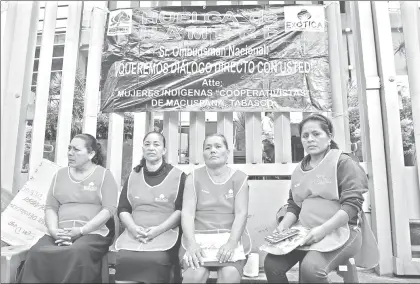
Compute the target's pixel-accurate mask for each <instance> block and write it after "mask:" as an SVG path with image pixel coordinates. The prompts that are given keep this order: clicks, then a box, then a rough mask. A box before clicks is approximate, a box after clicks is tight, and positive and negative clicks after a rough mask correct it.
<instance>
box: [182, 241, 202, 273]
mask: <svg viewBox="0 0 420 284" xmlns="http://www.w3.org/2000/svg"><path fill="white" fill-rule="evenodd" d="M204 257H205V255H204V252H203V250H202V249H201V247H200V246H199V245H198V244H197V243H196V242H194V243H193V244H191V245H190V246H189V247H188V249H187V251H186V252H185V255H184V259H185V262H186V264H187V265H188V266H189V267H191V268H192V269H196V268H200V264H201V265H203V264H204V260H203V258H204Z"/></svg>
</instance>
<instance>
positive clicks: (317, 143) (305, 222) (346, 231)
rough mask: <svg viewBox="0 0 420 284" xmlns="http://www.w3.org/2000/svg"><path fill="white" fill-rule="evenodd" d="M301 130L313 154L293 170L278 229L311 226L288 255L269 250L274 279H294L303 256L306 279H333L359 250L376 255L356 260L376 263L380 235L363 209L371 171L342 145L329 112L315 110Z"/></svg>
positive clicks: (267, 261) (269, 269)
mask: <svg viewBox="0 0 420 284" xmlns="http://www.w3.org/2000/svg"><path fill="white" fill-rule="evenodd" d="M299 133H300V137H301V141H302V144H303V147H304V149H305V151H306V152H307V153H308V155H306V156H305V157H304V158H303V160H302V162H301V163H299V164H298V166H297V167H296V169H295V171H294V172H293V174H292V182H291V190H290V193H289V200H288V206H287V213H286V214H285V216H284V218H283V220H282V221H281V222H280V224H279V225H278V227H277V228H276V231H278V232H282V231H284V230H286V229H288V228H290V227H292V225H301V226H303V227H306V228H308V229H310V231H309V233H308V235H307V236H306V238H305V240H304V244H303V246H300V247H298V248H296V249H295V250H293V251H291V252H290V253H288V254H285V255H274V254H268V255H267V257H266V259H265V263H264V269H265V272H266V275H267V280H268V282H269V283H288V279H287V277H286V272H287V271H289V269H290V268H292V267H293V266H294V265H295V264H296V263H297V262H299V261H300V262H301V264H300V277H301V279H300V283H329V281H328V273H329V272H330V271H332V270H333V269H336V268H337V267H338V266H339V265H343V264H344V263H345V262H346V261H347V260H348V259H349V258H351V257H356V256H357V255H358V253H359V252H360V253H367V254H370V255H363V256H359V257H358V258H357V259H356V264H357V261H358V260H359V259H361V260H362V261H363V263H360V266H363V267H368V266H370V267H369V268H372V267H374V266H375V265H376V264H377V260H378V259H377V256H378V253H377V247H376V241H375V240H374V239H373V238H374V237H373V234H372V232H371V229H370V227H369V225H368V223H367V222H366V219H365V217H364V214H363V210H362V204H363V201H364V198H363V193H365V192H367V191H368V180H367V177H366V174H365V172H364V171H363V169H362V168H361V167H360V165H359V164H358V163H357V162H355V161H354V160H353V159H352V158H351V157H350V156H349V155H348V154H345V153H343V152H342V151H340V150H339V148H338V145H337V143H335V142H334V140H333V126H332V123H331V121H330V120H329V119H328V118H327V117H325V116H323V115H321V114H313V115H310V116H309V117H307V118H305V119H304V120H303V121H302V122H301V123H300V124H299ZM360 224H362V225H360ZM362 239H363V249H361V248H362ZM368 244H370V245H373V246H372V247H369V248H367V247H366V245H368Z"/></svg>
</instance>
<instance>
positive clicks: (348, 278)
mask: <svg viewBox="0 0 420 284" xmlns="http://www.w3.org/2000/svg"><path fill="white" fill-rule="evenodd" d="M337 272H338V274H340V275H341V276H342V277H343V280H344V283H359V276H358V275H357V268H356V263H355V261H354V259H353V258H350V259H349V260H348V261H347V263H346V264H345V265H340V266H339V267H338V271H337Z"/></svg>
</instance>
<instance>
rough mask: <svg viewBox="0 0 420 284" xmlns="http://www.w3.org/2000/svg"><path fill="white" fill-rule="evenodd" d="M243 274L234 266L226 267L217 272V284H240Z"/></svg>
mask: <svg viewBox="0 0 420 284" xmlns="http://www.w3.org/2000/svg"><path fill="white" fill-rule="evenodd" d="M240 282H241V274H240V273H239V271H238V270H237V269H236V268H235V267H233V266H225V267H222V268H220V269H219V270H218V271H217V283H240Z"/></svg>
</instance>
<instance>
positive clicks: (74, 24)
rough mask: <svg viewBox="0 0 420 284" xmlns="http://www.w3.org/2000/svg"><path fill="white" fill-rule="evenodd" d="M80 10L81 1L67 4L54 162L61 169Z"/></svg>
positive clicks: (64, 160) (68, 129)
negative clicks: (67, 15)
mask: <svg viewBox="0 0 420 284" xmlns="http://www.w3.org/2000/svg"><path fill="white" fill-rule="evenodd" d="M82 9H83V1H77V2H71V3H70V4H69V17H68V26H67V29H66V42H65V46H64V55H63V73H62V80H61V91H60V109H59V112H58V122H57V138H56V141H57V143H56V148H55V162H56V163H57V164H59V165H60V166H62V167H64V166H67V147H68V145H69V143H70V136H71V125H72V118H73V114H72V112H73V98H74V86H75V77H76V72H77V62H78V60H77V58H78V56H79V40H80V28H81V22H82Z"/></svg>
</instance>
